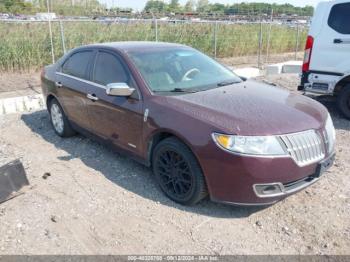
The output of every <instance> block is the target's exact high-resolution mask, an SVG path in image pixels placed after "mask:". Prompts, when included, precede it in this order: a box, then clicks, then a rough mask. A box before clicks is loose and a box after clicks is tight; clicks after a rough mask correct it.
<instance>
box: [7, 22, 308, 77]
mask: <svg viewBox="0 0 350 262" xmlns="http://www.w3.org/2000/svg"><path fill="white" fill-rule="evenodd" d="M63 27H64V36H65V44H66V48H67V50H69V49H71V48H74V47H77V46H80V45H83V44H89V43H100V42H113V41H155V40H156V33H155V26H154V24H153V23H151V22H137V21H131V22H128V23H120V22H119V23H102V22H97V21H96V22H87V21H84V22H82V21H79V22H77V21H76V22H63ZM52 31H53V45H54V53H55V57H56V59H57V58H58V57H60V56H62V54H63V48H62V42H61V34H60V26H59V23H58V22H57V21H55V22H53V23H52ZM215 31H216V36H217V41H216V46H217V56H218V57H233V56H246V55H255V54H257V53H258V47H259V32H260V25H258V24H218V25H217V27H216V29H215V24H209V23H186V22H181V23H163V22H158V40H159V41H164V42H176V43H182V44H186V45H190V46H192V47H194V48H197V49H199V50H201V51H203V52H205V53H207V54H208V55H213V54H214V35H215ZM268 31H269V25H268V24H264V25H263V27H262V51H261V52H262V53H263V54H265V53H266V49H267V38H268ZM306 35H307V31H306V29H302V30H300V36H299V48H298V51H301V50H302V49H303V46H304V43H305V39H306ZM296 36H297V30H296V28H292V27H287V26H282V25H273V26H272V28H271V33H270V47H269V53H270V54H275V53H284V52H293V51H295V46H296ZM50 63H51V46H50V37H49V29H48V23H47V22H28V23H5V22H0V70H1V71H18V70H29V69H38V68H40V67H41V66H43V65H46V64H50Z"/></svg>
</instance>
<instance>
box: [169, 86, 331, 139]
mask: <svg viewBox="0 0 350 262" xmlns="http://www.w3.org/2000/svg"><path fill="white" fill-rule="evenodd" d="M164 100H165V101H163V102H164V103H165V105H166V106H168V107H171V108H173V109H175V110H177V111H179V113H184V114H186V115H189V116H192V117H193V118H196V119H198V120H201V121H205V122H206V123H207V124H209V125H212V126H213V129H214V130H213V131H217V132H225V133H230V134H239V135H279V134H287V133H294V132H300V131H304V130H308V129H320V128H321V127H323V126H324V122H325V120H326V118H327V109H326V108H325V107H324V106H323V105H321V104H320V103H319V102H316V101H314V100H312V99H310V98H307V97H305V96H302V95H298V94H293V93H290V92H288V91H286V90H283V89H281V88H278V87H275V86H271V85H267V84H263V83H258V82H256V81H253V80H248V81H245V82H242V83H239V84H234V85H230V86H225V87H220V88H215V89H211V90H207V91H202V92H197V93H188V94H183V95H176V96H166V97H164Z"/></svg>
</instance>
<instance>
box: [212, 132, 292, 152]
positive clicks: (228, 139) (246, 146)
mask: <svg viewBox="0 0 350 262" xmlns="http://www.w3.org/2000/svg"><path fill="white" fill-rule="evenodd" d="M212 137H213V139H214V141H215V143H216V144H217V145H219V146H220V147H222V148H224V149H226V150H229V151H232V152H235V153H239V154H246V155H270V156H281V155H287V153H286V151H285V150H284V149H283V147H282V145H281V143H280V142H279V140H278V138H276V137H275V136H236V135H224V134H217V133H214V134H213V135H212Z"/></svg>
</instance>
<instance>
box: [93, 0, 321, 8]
mask: <svg viewBox="0 0 350 262" xmlns="http://www.w3.org/2000/svg"><path fill="white" fill-rule="evenodd" d="M99 1H100V2H101V3H105V4H107V6H108V7H110V6H112V5H113V4H114V6H116V7H117V6H118V7H131V8H133V9H135V10H141V9H142V8H143V7H144V6H145V3H146V2H147V0H99ZM165 1H166V0H165ZM166 2H169V1H166ZM186 2H187V0H180V3H181V4H184V3H186ZM210 2H212V3H222V4H233V3H241V2H265V3H271V4H272V3H277V4H284V3H290V4H292V5H296V6H305V5H312V6H316V5H317V3H319V2H320V0H289V1H288V0H287V1H284V0H275V1H269V0H265V1H264V0H245V1H243V0H211V1H210Z"/></svg>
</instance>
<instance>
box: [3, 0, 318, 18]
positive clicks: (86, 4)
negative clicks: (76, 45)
mask: <svg viewBox="0 0 350 262" xmlns="http://www.w3.org/2000/svg"><path fill="white" fill-rule="evenodd" d="M116 2H118V1H116ZM46 4H47V1H46V0H0V13H12V14H35V13H36V12H46V11H47V5H46ZM49 4H50V6H49V7H50V10H53V12H55V13H57V14H60V15H77V16H94V15H113V14H116V13H118V12H119V11H131V9H127V10H126V9H125V10H122V9H119V8H117V7H113V8H112V9H106V8H107V7H106V6H105V5H103V4H101V3H100V2H99V1H98V0H60V1H57V0H49ZM271 10H273V11H274V13H275V14H278V15H280V14H288V15H293V14H297V15H305V16H311V15H312V13H313V7H312V6H305V7H295V6H293V5H291V4H268V3H244V2H242V3H235V4H228V5H224V4H219V3H215V0H212V1H209V0H188V1H187V2H186V4H184V5H180V3H179V0H167V1H164V0H149V1H148V2H147V3H146V5H145V7H144V11H146V12H152V13H162V14H164V13H183V12H197V13H199V14H201V15H205V14H218V15H223V14H225V15H235V14H245V15H257V14H270V13H271Z"/></svg>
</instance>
